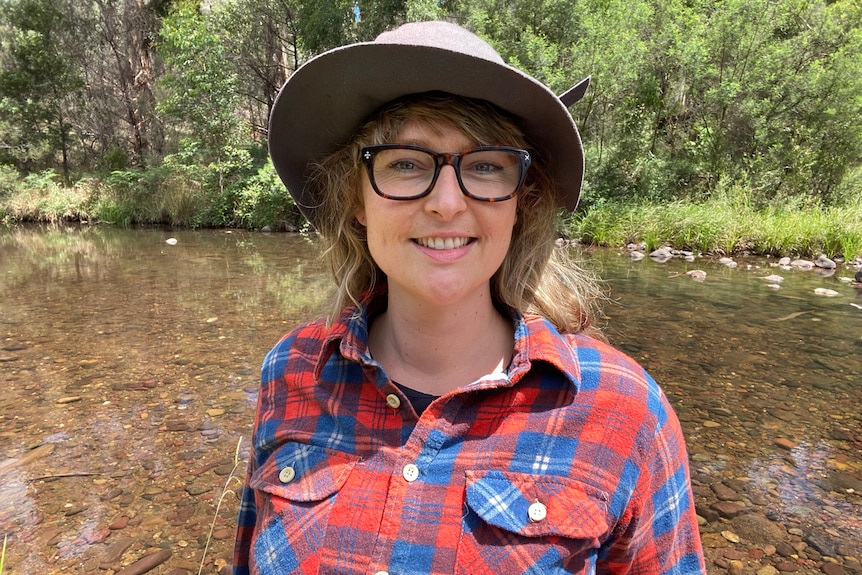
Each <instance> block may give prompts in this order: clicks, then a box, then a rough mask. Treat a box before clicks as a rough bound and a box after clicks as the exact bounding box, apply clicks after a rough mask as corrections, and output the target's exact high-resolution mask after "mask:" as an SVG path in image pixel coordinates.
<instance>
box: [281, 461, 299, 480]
mask: <svg viewBox="0 0 862 575" xmlns="http://www.w3.org/2000/svg"><path fill="white" fill-rule="evenodd" d="M294 477H296V470H295V469H294V468H293V467H291V466H289V465H288V466H287V467H285V468H284V469H282V470H281V471H279V473H278V480H279V481H281V482H282V483H290V482H291V481H293V478H294Z"/></svg>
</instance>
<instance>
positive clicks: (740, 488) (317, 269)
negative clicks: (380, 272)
mask: <svg viewBox="0 0 862 575" xmlns="http://www.w3.org/2000/svg"><path fill="white" fill-rule="evenodd" d="M169 239H175V240H176V243H173V241H171V242H170V243H169V242H168V241H167V240H169ZM317 253H318V247H317V245H316V244H315V242H314V241H312V240H309V239H306V238H304V237H302V236H300V235H298V234H259V233H252V232H246V231H237V230H218V231H199V232H192V231H164V230H115V229H111V228H95V229H86V228H85V229H42V228H15V229H9V230H2V231H0V384H2V388H0V389H2V393H0V537H2V536H3V535H7V536H8V542H7V551H6V571H5V573H7V574H30V573H39V574H55V573H56V574H60V573H63V574H79V573H98V574H106V575H109V574H111V573H114V572H119V571H120V570H121V569H123V568H128V566H129V565H130V564H134V563H135V562H136V561H139V560H142V559H143V560H144V561H149V562H150V564H151V565H150V566H149V567H148V566H146V565H145V564H143V563H138V564H137V571H127V572H134V573H141V572H144V571H145V570H146V569H150V570H149V572H151V573H170V574H171V575H180V574H182V573H197V572H198V570H199V569H201V566H202V572H204V573H214V572H218V571H219V570H220V569H223V568H226V566H227V565H229V562H230V554H231V545H232V542H233V541H232V537H233V529H234V525H235V515H236V510H237V501H236V498H235V497H234V496H233V494H234V492H236V491H237V490H238V487H239V481H238V479H241V478H242V477H243V475H244V466H245V458H246V457H247V449H248V437H249V434H250V429H251V422H252V416H253V411H254V404H255V401H256V391H257V385H258V370H259V366H260V362H261V360H262V359H263V355H264V353H265V352H266V351H267V350H268V349H269V348H270V347H271V346H272V345H273V344H274V343H275V342H276V341H277V340H278V338H279V337H280V336H281V335H282V334H283V333H285V332H286V331H287V330H288V329H290V328H291V327H293V326H294V325H296V324H297V323H299V322H301V321H303V320H306V319H309V318H311V317H313V316H315V315H318V314H319V313H320V312H321V310H323V309H324V308H325V306H326V305H327V302H328V296H329V294H330V293H331V289H330V285H329V278H328V275H327V273H326V272H325V270H323V268H322V266H321V265H320V263H319V261H318V260H317ZM583 256H584V258H585V260H586V264H587V266H588V267H592V268H595V269H596V270H597V271H598V272H599V273H600V274H601V276H602V277H603V278H604V280H605V281H606V284H607V287H608V290H609V292H610V295H611V301H610V302H609V303H608V304H607V305H606V306H605V314H606V316H607V317H606V319H605V321H606V324H607V327H606V333H607V335H608V337H609V339H610V340H611V342H612V343H614V344H615V345H617V346H618V347H620V348H622V349H623V350H625V351H626V352H628V353H629V354H630V355H632V356H633V357H635V358H636V359H637V360H639V361H640V362H641V363H642V364H643V365H644V366H645V367H646V368H647V369H648V370H649V371H650V372H651V373H652V375H653V376H654V377H655V378H656V379H657V380H658V381H659V383H660V384H661V385H662V387H663V388H664V389H665V391H666V393H667V394H668V396H669V398H670V399H671V402H672V403H673V405H674V407H675V409H676V411H677V413H678V415H679V417H680V419H681V421H682V423H683V428H684V431H685V433H686V438H687V441H688V447H689V452H690V456H691V471H692V476H693V485H694V490H695V494H696V499H697V504H698V511H699V514H700V516H701V517H702V519H703V524H702V525H701V533H702V536H703V540H704V547H705V551H706V554H707V558H708V570H709V572H710V574H724V573H728V572H730V573H748V572H750V573H759V572H760V570H763V569H766V568H770V569H774V570H775V571H774V572H775V573H777V572H779V571H792V572H798V573H821V572H825V573H832V574H833V575H835V574H839V575H840V573H856V572H857V571H856V569H857V566H858V565H859V563H858V562H859V559H860V554H862V550H860V541H862V376H860V373H862V290H858V289H855V288H854V287H853V286H852V285H850V284H849V283H848V282H847V281H841V280H840V278H841V277H845V278H847V277H850V276H852V275H853V270H851V269H849V268H848V269H846V270H845V269H841V268H839V269H838V270H837V271H836V272H835V273H834V274H833V275H832V276H830V277H825V276H824V275H822V274H820V273H818V272H817V271H798V270H795V269H780V268H777V267H773V266H771V263H772V262H771V261H770V260H768V259H764V258H756V259H750V260H738V264H739V265H738V267H736V268H729V267H727V266H724V265H722V264H720V263H718V262H716V261H713V260H709V259H697V260H696V261H694V262H685V261H682V260H679V259H674V260H671V261H669V262H666V263H662V264H659V263H656V262H654V261H651V260H650V259H649V258H647V259H645V260H643V261H632V260H631V259H630V258H629V256H628V253H621V252H619V251H617V250H594V251H589V252H585V253H583ZM694 269H700V270H703V271H705V272H706V278H705V280H704V281H694V280H693V279H692V278H691V277H690V276H688V275H686V272H687V271H689V270H694ZM771 274H775V275H780V276H782V277H783V278H784V281H783V282H781V283H780V284H776V283H775V282H769V281H767V280H765V279H763V278H764V277H765V276H767V275H771ZM770 284H772V285H780V288H779V289H775V288H774V287H773V288H770V287H768V286H769V285H770ZM818 288H826V289H831V290H834V291H835V292H837V293H838V295H836V296H834V297H826V296H821V295H817V294H815V290H816V289H818ZM837 569H841V570H842V571H840V572H839V571H837Z"/></svg>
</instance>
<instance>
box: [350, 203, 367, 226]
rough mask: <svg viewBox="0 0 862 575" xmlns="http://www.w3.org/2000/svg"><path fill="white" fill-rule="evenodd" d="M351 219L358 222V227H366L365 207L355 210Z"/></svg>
mask: <svg viewBox="0 0 862 575" xmlns="http://www.w3.org/2000/svg"><path fill="white" fill-rule="evenodd" d="M353 217H354V218H356V221H357V222H359V223H360V225H362V226H364V227H368V219H367V218H366V217H365V206H360V207H358V208H356V212H355V213H354V214H353Z"/></svg>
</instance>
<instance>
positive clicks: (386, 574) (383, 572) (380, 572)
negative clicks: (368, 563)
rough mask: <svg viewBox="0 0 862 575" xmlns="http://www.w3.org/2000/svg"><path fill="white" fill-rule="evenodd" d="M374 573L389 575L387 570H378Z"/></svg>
mask: <svg viewBox="0 0 862 575" xmlns="http://www.w3.org/2000/svg"><path fill="white" fill-rule="evenodd" d="M374 575H389V573H388V572H387V571H378V572H377V573H375V574H374Z"/></svg>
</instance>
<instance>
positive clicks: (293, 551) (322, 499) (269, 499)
mask: <svg viewBox="0 0 862 575" xmlns="http://www.w3.org/2000/svg"><path fill="white" fill-rule="evenodd" d="M359 461H360V458H359V457H358V456H355V455H350V454H347V453H342V452H339V451H334V450H331V449H326V448H323V447H316V446H313V445H305V444H301V443H287V444H285V445H283V446H281V447H280V448H279V449H278V450H276V451H274V452H273V453H272V455H271V456H270V457H269V458H268V459H267V460H266V462H265V463H264V464H263V465H261V467H259V468H258V469H257V470H256V471H255V472H254V474H252V476H251V478H250V480H249V486H250V487H251V488H252V489H254V490H255V492H256V493H255V500H256V502H257V507H258V509H257V512H258V517H257V520H258V524H257V527H256V528H255V534H254V537H253V541H252V546H251V548H252V556H253V557H252V561H253V562H254V564H255V567H256V572H257V573H259V574H261V575H270V574H272V575H275V574H284V573H317V571H318V567H319V557H318V553H317V552H318V550H319V549H320V547H321V546H322V545H323V543H324V540H323V537H309V536H308V534H309V533H314V534H323V533H325V532H326V530H327V524H328V522H329V519H330V512H331V510H332V506H333V504H334V501H335V497H336V496H337V494H338V491H339V490H340V489H341V487H342V486H343V485H344V483H345V482H346V481H347V478H348V476H349V475H350V473H351V471H352V470H353V468H354V467H355V466H356V464H357V463H359Z"/></svg>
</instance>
